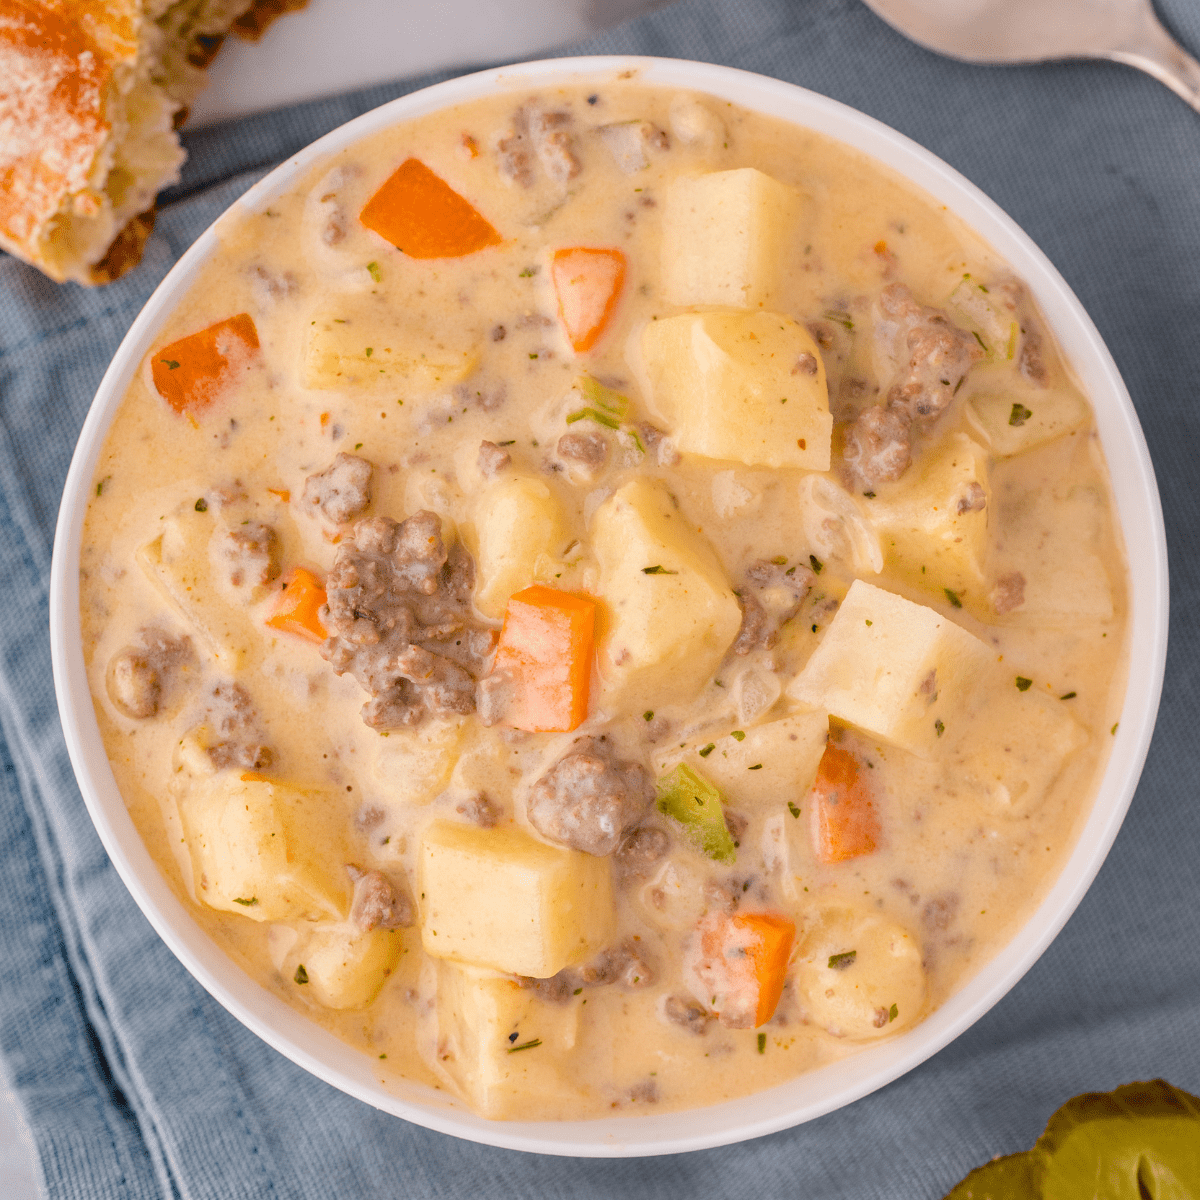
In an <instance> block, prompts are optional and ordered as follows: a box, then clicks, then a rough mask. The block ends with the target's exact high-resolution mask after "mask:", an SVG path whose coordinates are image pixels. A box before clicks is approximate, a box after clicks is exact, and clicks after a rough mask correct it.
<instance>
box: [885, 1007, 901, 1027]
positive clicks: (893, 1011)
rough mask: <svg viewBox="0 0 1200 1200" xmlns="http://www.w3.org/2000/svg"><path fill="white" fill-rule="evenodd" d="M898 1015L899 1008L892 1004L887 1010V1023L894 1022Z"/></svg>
mask: <svg viewBox="0 0 1200 1200" xmlns="http://www.w3.org/2000/svg"><path fill="white" fill-rule="evenodd" d="M899 1015H900V1009H899V1007H898V1006H897V1005H895V1004H893V1005H892V1007H891V1008H889V1009H888V1022H889V1023H890V1022H892V1021H894V1020H895V1019H896V1018H897V1017H898V1016H899Z"/></svg>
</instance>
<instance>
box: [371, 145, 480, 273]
mask: <svg viewBox="0 0 1200 1200" xmlns="http://www.w3.org/2000/svg"><path fill="white" fill-rule="evenodd" d="M358 219H359V220H360V221H361V222H362V223H363V224H364V225H365V226H366V227H367V228H368V229H371V230H374V231H375V232H376V233H377V234H379V236H380V237H382V238H384V239H385V240H386V241H389V242H391V243H392V245H393V246H395V247H396V249H397V250H400V251H402V252H403V253H404V254H407V255H408V256H409V257H410V258H461V257H462V256H463V255H464V254H474V253H475V251H476V250H482V249H484V247H485V246H498V245H499V244H500V242H501V241H502V240H503V239H502V238H501V237H500V235H499V234H498V233H497V232H496V230H495V229H493V228H492V226H491V224H490V223H489V222H488V221H487V219H486V218H485V217H484V216H483V215H482V214H481V213H480V212H479V211H478V210H477V209H476V208H474V207H473V206H472V205H471V203H470V202H469V201H468V200H466V199H464V198H463V197H462V196H460V195H459V194H458V193H457V192H456V191H455V190H454V189H453V188H452V187H451V186H450V185H449V184H448V183H447V182H446V181H445V180H444V179H442V178H440V177H439V176H437V175H435V174H434V173H433V172H432V171H431V170H430V169H429V168H428V167H427V166H426V165H425V164H424V163H423V162H421V160H420V159H419V158H409V159H405V161H404V162H402V163H401V164H400V166H399V167H397V168H396V170H395V171H393V172H392V174H391V175H390V176H389V178H388V180H387V182H386V183H384V185H383V186H382V187H381V188H380V189H379V191H377V192H376V193H375V195H374V196H372V197H371V199H370V200H368V201H367V203H366V206H365V207H364V208H363V210H362V212H361V213H360V214H359V218H358Z"/></svg>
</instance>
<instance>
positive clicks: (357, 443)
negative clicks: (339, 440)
mask: <svg viewBox="0 0 1200 1200" xmlns="http://www.w3.org/2000/svg"><path fill="white" fill-rule="evenodd" d="M354 448H355V450H361V449H362V448H363V444H362V442H355V443H354Z"/></svg>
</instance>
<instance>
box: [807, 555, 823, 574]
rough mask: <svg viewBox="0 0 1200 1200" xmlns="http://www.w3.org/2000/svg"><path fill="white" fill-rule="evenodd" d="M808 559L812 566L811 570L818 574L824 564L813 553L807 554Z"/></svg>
mask: <svg viewBox="0 0 1200 1200" xmlns="http://www.w3.org/2000/svg"><path fill="white" fill-rule="evenodd" d="M808 561H809V563H810V565H811V566H812V569H813V571H814V572H815V573H816V574H817V575H820V573H821V572H822V571H823V570H824V569H825V564H824V563H823V562H822V561H821V560H820V559H819V558H818V557H817V556H816V555H815V554H810V555H809V556H808Z"/></svg>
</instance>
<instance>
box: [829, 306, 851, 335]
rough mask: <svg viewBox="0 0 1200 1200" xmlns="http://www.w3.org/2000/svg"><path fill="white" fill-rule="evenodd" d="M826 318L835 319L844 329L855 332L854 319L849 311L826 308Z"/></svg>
mask: <svg viewBox="0 0 1200 1200" xmlns="http://www.w3.org/2000/svg"><path fill="white" fill-rule="evenodd" d="M825 320H827V321H833V322H834V323H835V324H837V325H840V326H842V328H843V329H847V330H849V331H850V332H851V333H853V332H854V320H853V318H852V317H851V316H850V314H849V313H847V312H842V311H840V310H839V309H836V308H830V309H826V311H825Z"/></svg>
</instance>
